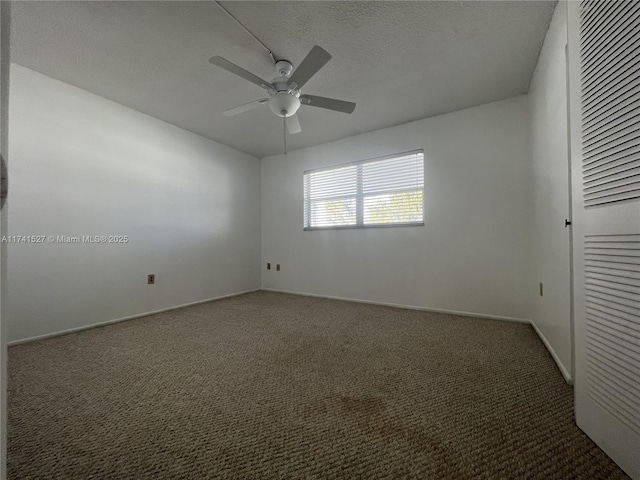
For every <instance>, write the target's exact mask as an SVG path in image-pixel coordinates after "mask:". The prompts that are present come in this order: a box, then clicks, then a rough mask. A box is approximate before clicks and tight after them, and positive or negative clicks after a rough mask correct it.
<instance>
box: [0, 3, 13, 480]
mask: <svg viewBox="0 0 640 480" xmlns="http://www.w3.org/2000/svg"><path fill="white" fill-rule="evenodd" d="M10 29H11V3H10V2H1V1H0V107H1V108H0V112H1V113H0V152H2V156H3V157H4V158H5V160H8V155H7V154H8V150H9V149H8V145H9V142H8V138H9V129H8V119H9V115H8V111H9V77H10V54H11V52H10V49H9V43H10V42H9V39H10V38H11V36H10ZM7 210H8V203H5V204H4V206H3V207H2V212H1V213H0V237H1V236H2V235H5V234H6V233H7V221H8V216H7ZM6 266H7V245H6V244H1V243H0V479H4V478H6V477H7V462H6V458H7V339H8V336H7V317H6V314H5V313H4V310H5V306H6V305H5V300H6V297H7V295H6V287H7V276H6V273H7V271H6Z"/></svg>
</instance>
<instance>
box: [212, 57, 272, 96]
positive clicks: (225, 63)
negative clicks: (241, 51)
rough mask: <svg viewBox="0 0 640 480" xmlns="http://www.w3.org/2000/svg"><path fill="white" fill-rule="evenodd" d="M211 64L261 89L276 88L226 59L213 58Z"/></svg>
mask: <svg viewBox="0 0 640 480" xmlns="http://www.w3.org/2000/svg"><path fill="white" fill-rule="evenodd" d="M209 62H210V63H212V64H214V65H217V66H218V67H220V68H224V69H225V70H226V71H227V72H231V73H233V74H235V75H238V76H239V77H242V78H244V79H245V80H249V81H250V82H251V83H255V84H256V85H258V86H259V87H262V88H264V89H266V90H269V89H270V88H271V89H273V88H274V87H273V85H271V84H270V83H269V82H267V81H266V80H263V79H261V78H260V77H258V76H256V75H254V74H253V73H251V72H248V71H247V70H245V69H244V68H242V67H239V66H238V65H236V64H235V63H231V62H230V61H229V60H227V59H226V58H222V57H211V58H210V59H209Z"/></svg>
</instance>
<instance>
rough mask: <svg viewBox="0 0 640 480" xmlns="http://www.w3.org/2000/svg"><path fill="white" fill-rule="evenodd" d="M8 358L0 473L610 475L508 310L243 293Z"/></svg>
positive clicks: (531, 338) (561, 386) (557, 380)
mask: <svg viewBox="0 0 640 480" xmlns="http://www.w3.org/2000/svg"><path fill="white" fill-rule="evenodd" d="M9 374H10V379H9V413H8V414H9V420H8V421H9V438H8V463H9V465H8V472H9V478H10V479H11V480H17V479H114V480H115V479H117V480H122V479H198V480H199V479H209V478H221V479H236V478H243V479H303V478H304V479H321V478H322V479H324V478H335V479H395V478H416V479H437V478H443V479H444V478H451V479H470V478H474V479H497V478H505V479H506V478H527V479H553V478H562V479H605V478H607V479H608V478H611V479H614V478H627V477H625V475H624V474H623V473H622V471H621V470H620V469H619V468H618V467H617V466H616V465H615V464H614V463H613V462H611V461H610V460H609V459H608V457H607V456H606V455H604V453H603V452H602V451H601V450H600V449H598V447H596V446H595V445H594V444H593V443H592V442H591V441H590V440H589V439H588V438H587V437H586V436H585V435H584V434H583V433H582V432H581V431H580V430H579V429H578V428H577V427H576V426H575V425H574V423H573V399H572V389H571V387H569V386H568V385H566V384H565V382H564V381H563V379H562V377H561V375H560V373H559V372H558V370H557V368H556V366H555V365H554V363H553V360H552V359H551V358H550V356H549V354H548V353H547V351H546V350H545V348H544V346H543V345H542V343H541V342H540V340H539V339H538V338H537V336H536V334H535V332H534V331H533V330H532V329H531V327H529V326H528V325H524V324H517V323H508V322H500V321H493V320H481V319H471V318H464V317H457V316H452V315H444V314H434V313H427V312H418V311H411V310H402V309H394V308H388V307H381V306H372V305H363V304H356V303H349V302H340V301H333V300H325V299H314V298H306V297H300V296H294V295H284V294H277V293H269V292H256V293H251V294H246V295H242V296H239V297H234V298H229V299H225V300H220V301H217V302H212V303H208V304H202V305H199V306H194V307H189V308H185V309H181V310H176V311H172V312H167V313H163V314H158V315H153V316H150V317H146V318H143V319H138V320H132V321H127V322H123V323H118V324H114V325H110V326H107V327H102V328H96V329H92V330H88V331H85V332H81V333H76V334H71V335H66V336H63V337H57V338H54V339H49V340H44V341H38V342H33V343H30V344H25V345H20V346H15V347H11V348H10V350H9Z"/></svg>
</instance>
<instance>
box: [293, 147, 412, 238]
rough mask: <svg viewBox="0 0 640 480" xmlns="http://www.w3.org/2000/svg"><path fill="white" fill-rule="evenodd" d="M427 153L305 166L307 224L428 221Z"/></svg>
mask: <svg viewBox="0 0 640 480" xmlns="http://www.w3.org/2000/svg"><path fill="white" fill-rule="evenodd" d="M423 194H424V153H423V152H422V151H421V150H420V151H414V152H407V153H400V154H397V155H393V156H387V157H383V158H377V159H371V160H363V161H360V162H354V163H349V164H345V165H340V166H338V167H331V168H324V169H320V170H310V171H307V172H304V228H305V230H313V229H320V228H354V227H380V226H402V225H424V214H423V210H424V207H423V204H424V200H423Z"/></svg>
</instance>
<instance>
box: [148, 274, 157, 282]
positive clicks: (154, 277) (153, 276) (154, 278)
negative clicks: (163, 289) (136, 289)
mask: <svg viewBox="0 0 640 480" xmlns="http://www.w3.org/2000/svg"><path fill="white" fill-rule="evenodd" d="M154 283H156V276H155V275H154V274H153V273H150V274H149V275H147V285H153V284H154Z"/></svg>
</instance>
